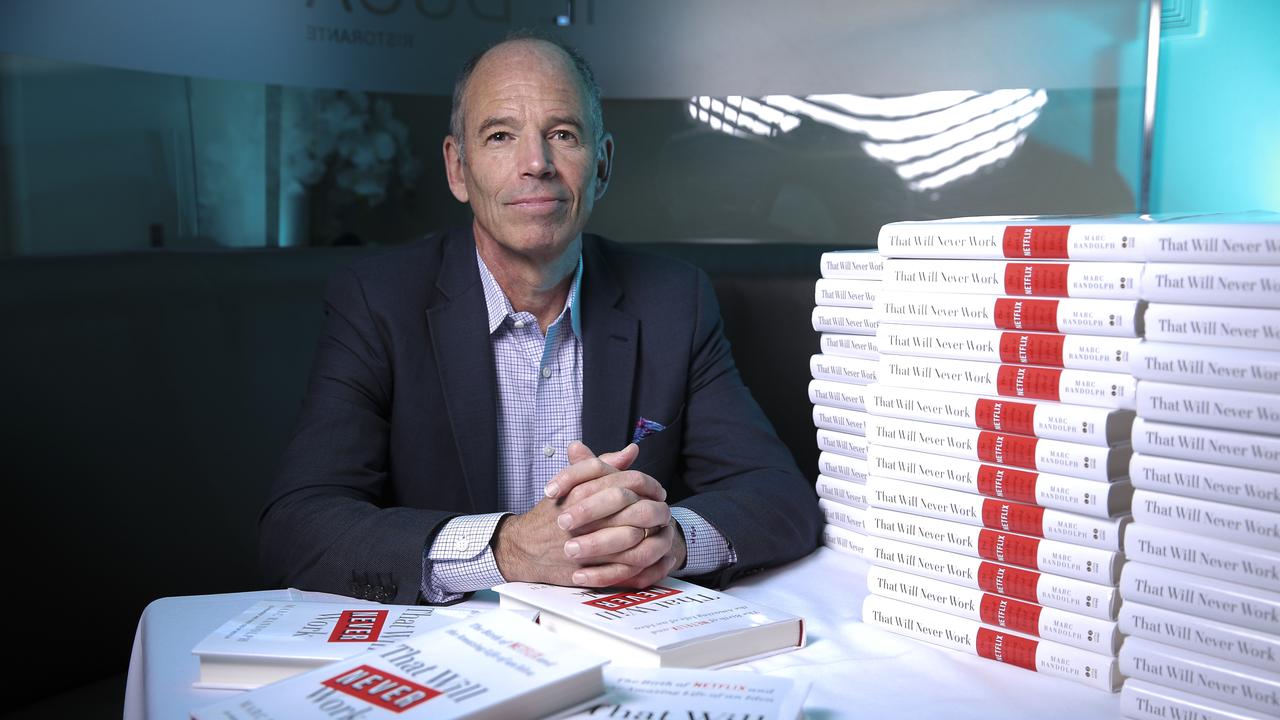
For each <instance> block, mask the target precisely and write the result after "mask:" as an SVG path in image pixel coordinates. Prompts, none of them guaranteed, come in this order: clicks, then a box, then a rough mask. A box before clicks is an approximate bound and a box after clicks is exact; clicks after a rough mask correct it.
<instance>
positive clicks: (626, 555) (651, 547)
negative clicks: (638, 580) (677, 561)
mask: <svg viewBox="0 0 1280 720" xmlns="http://www.w3.org/2000/svg"><path fill="white" fill-rule="evenodd" d="M619 529H621V528H619ZM631 530H635V528H631ZM641 538H642V539H641V541H640V542H639V543H637V544H636V545H634V546H632V547H629V548H625V549H623V550H621V551H620V552H616V553H614V554H612V555H601V556H597V557H594V558H575V559H576V560H578V562H580V563H582V564H583V565H584V566H586V567H593V566H599V565H626V566H628V567H630V568H631V573H632V574H635V573H638V572H640V571H642V570H643V569H645V568H647V567H649V566H650V565H653V564H654V563H656V562H658V561H660V560H661V559H662V558H663V557H666V556H667V555H670V554H671V533H670V532H667V531H666V530H665V528H657V529H655V530H651V531H650V533H649V534H648V535H647V536H644V535H641Z"/></svg>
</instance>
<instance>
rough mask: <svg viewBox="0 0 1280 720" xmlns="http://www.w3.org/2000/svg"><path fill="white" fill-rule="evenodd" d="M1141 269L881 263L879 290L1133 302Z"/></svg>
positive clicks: (1103, 265)
mask: <svg viewBox="0 0 1280 720" xmlns="http://www.w3.org/2000/svg"><path fill="white" fill-rule="evenodd" d="M1142 272H1143V264H1142V263H1132V262H1108V263H1088V262H1036V263H1028V262H1020V261H1009V260H925V259H908V260H886V261H885V272H884V283H883V284H884V290H888V291H898V290H905V291H909V292H938V293H965V294H978V295H1011V296H1012V295H1025V296H1034V297H1074V298H1097V299H1104V300H1137V299H1138V282H1139V280H1140V279H1141V278H1142Z"/></svg>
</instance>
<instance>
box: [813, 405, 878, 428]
mask: <svg viewBox="0 0 1280 720" xmlns="http://www.w3.org/2000/svg"><path fill="white" fill-rule="evenodd" d="M813 425H814V427H818V428H826V429H827V430H835V431H837V432H844V433H850V434H852V435H866V434H867V413H866V411H865V410H850V409H848V408H838V407H830V406H827V405H814V406H813Z"/></svg>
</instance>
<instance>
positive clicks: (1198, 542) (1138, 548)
mask: <svg viewBox="0 0 1280 720" xmlns="http://www.w3.org/2000/svg"><path fill="white" fill-rule="evenodd" d="M1124 551H1125V555H1126V556H1127V557H1128V559H1129V560H1133V561H1137V562H1142V563H1148V564H1150V565H1158V566H1160V567H1163V568H1169V569H1171V570H1180V571H1182V572H1188V573H1192V574H1195V575H1204V576H1207V577H1214V578H1218V579H1220V580H1226V581H1228V582H1234V583H1240V584H1242V585H1248V586H1250V587H1257V588H1262V589H1263V590H1267V591H1268V592H1273V591H1275V589H1276V588H1277V587H1280V553H1276V552H1271V551H1268V550H1263V549H1261V548H1256V547H1252V546H1250V545H1241V544H1239V543H1233V542H1226V541H1223V540H1217V539H1215V538H1207V537H1203V536H1201V535H1196V534H1192V533H1185V532H1179V531H1177V530H1170V529H1168V528H1162V527H1159V526H1156V525H1149V524H1146V523H1140V522H1137V523H1133V524H1131V525H1129V527H1128V528H1127V529H1126V530H1125V537H1124Z"/></svg>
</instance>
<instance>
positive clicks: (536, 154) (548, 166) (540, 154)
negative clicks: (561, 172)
mask: <svg viewBox="0 0 1280 720" xmlns="http://www.w3.org/2000/svg"><path fill="white" fill-rule="evenodd" d="M519 163H520V174H521V175H522V176H525V177H536V178H543V177H551V176H553V175H555V173H556V166H555V161H554V160H553V159H552V157H551V144H550V143H548V142H547V140H546V138H541V137H539V138H533V139H532V140H530V141H529V142H522V143H520V150H519Z"/></svg>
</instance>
